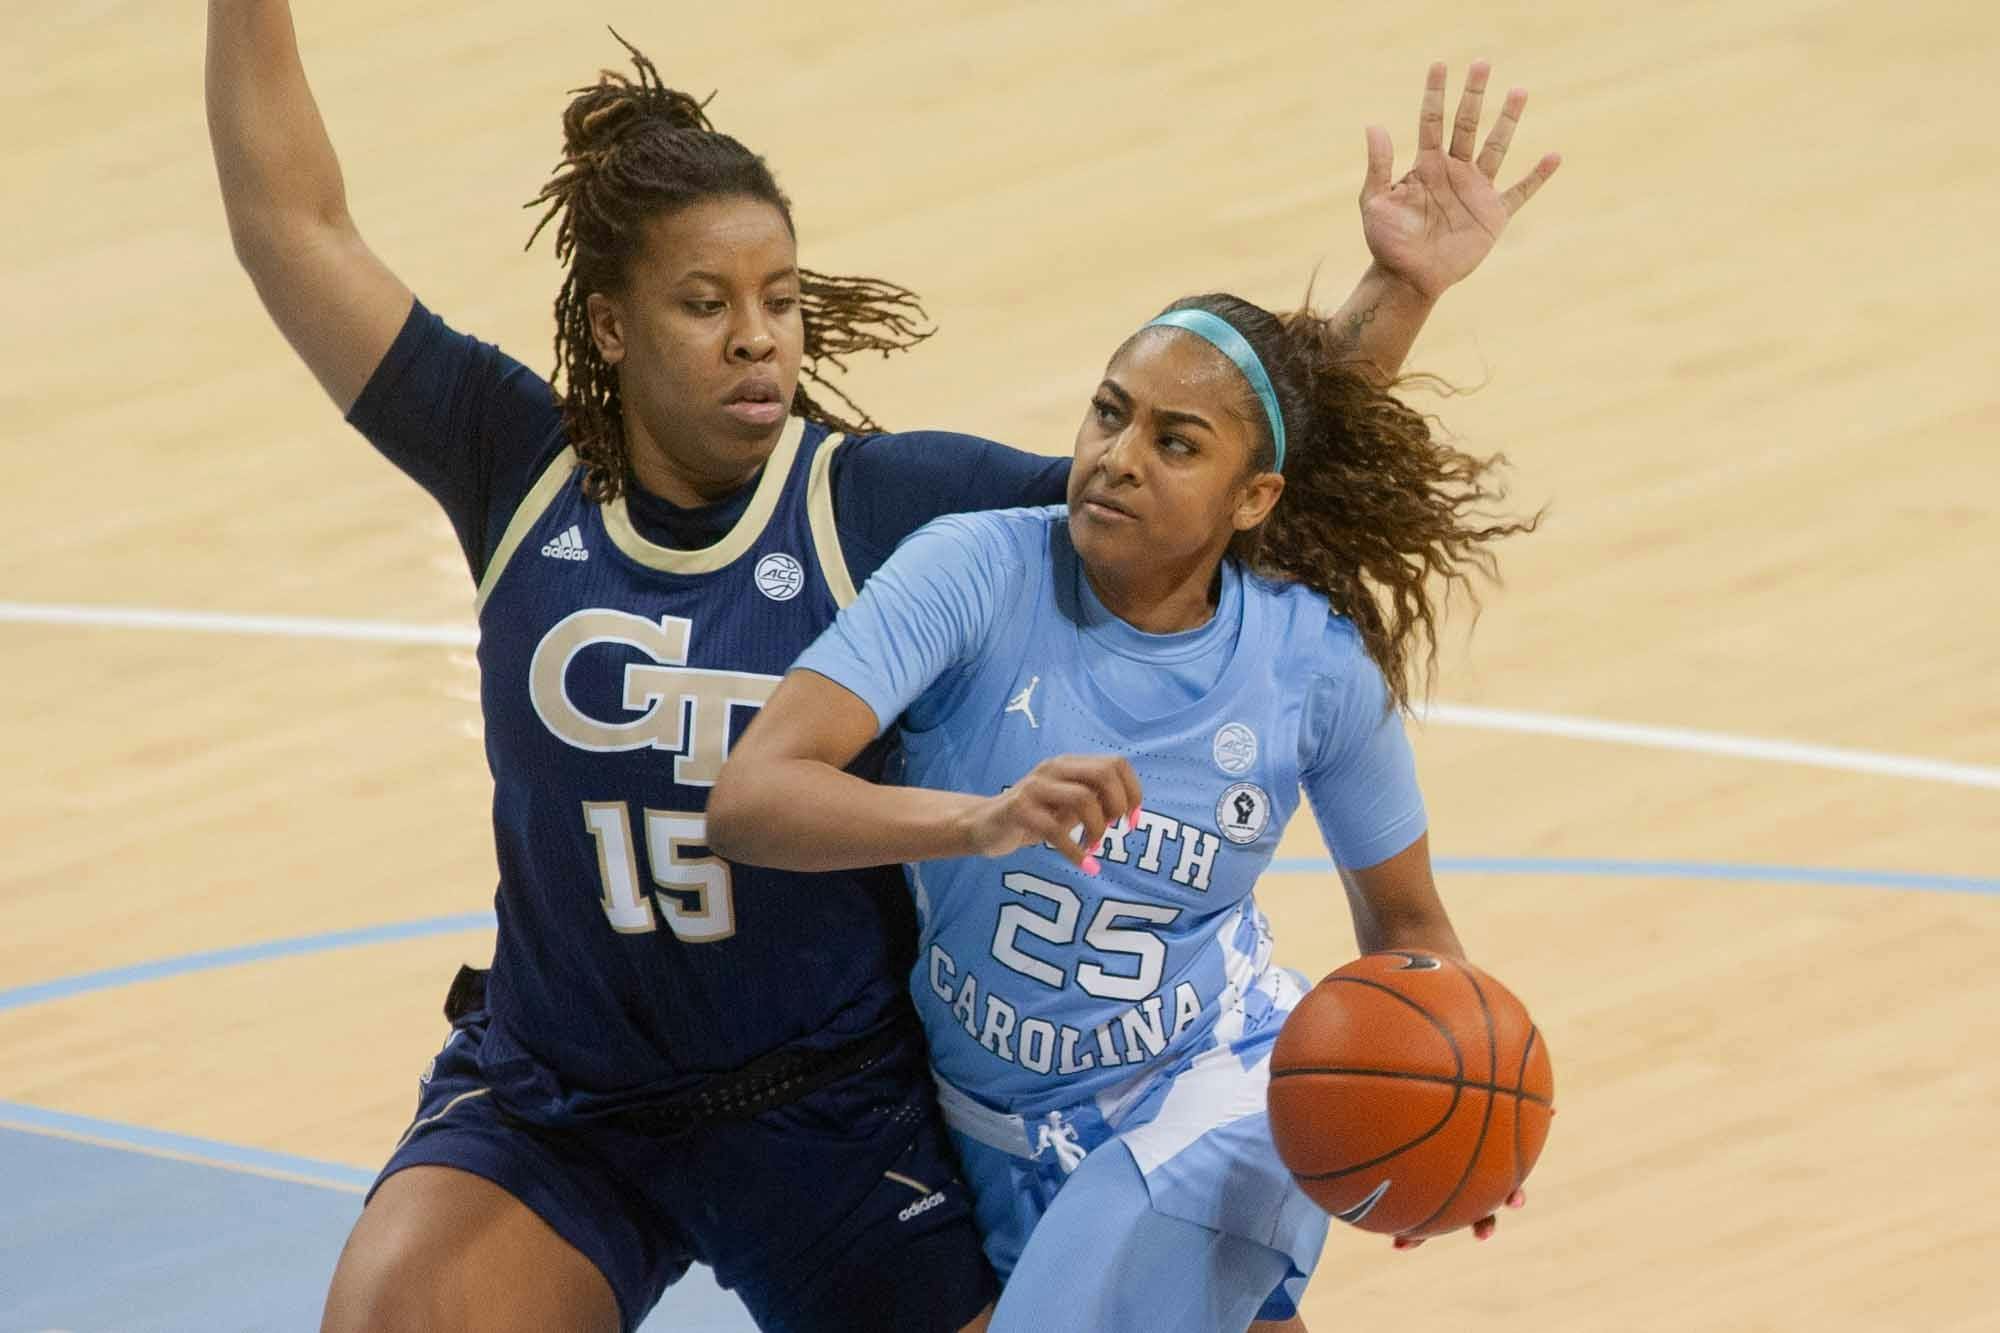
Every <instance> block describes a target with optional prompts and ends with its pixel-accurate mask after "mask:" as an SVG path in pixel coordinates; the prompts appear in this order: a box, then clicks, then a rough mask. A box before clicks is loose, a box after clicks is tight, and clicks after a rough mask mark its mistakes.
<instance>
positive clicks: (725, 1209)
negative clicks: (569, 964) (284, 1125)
mask: <svg viewBox="0 0 2000 1333" xmlns="http://www.w3.org/2000/svg"><path fill="white" fill-rule="evenodd" d="M485 1030H486V1024H485V1015H484V1014H483V1013H475V1014H472V1015H468V1016H467V1017H466V1018H464V1019H461V1020H460V1023H459V1026H458V1027H457V1028H455V1029H454V1030H453V1032H452V1035H451V1038H450V1039H449V1040H448V1041H447V1042H446V1043H445V1046H444V1049H443V1050H442V1051H440V1052H439V1053H438V1056H437V1059H436V1060H435V1061H434V1062H433V1064H432V1067H431V1069H430V1071H429V1073H428V1074H427V1075H426V1077H425V1079H424V1082H423V1084H422V1087H421V1090H420V1092H419V1095H418V1099H417V1114H416V1117H415V1119H414V1120H413V1121H412V1122H411V1125H410V1129H409V1131H408V1133H406V1134H405V1135H404V1137H403V1139H402V1141H401V1142H400V1143H398V1144H397V1145H396V1150H395V1152H394V1153H393V1154H391V1156H390V1158H389V1161H388V1164H387V1165H386V1166H384V1167H383V1168H382V1174H381V1175H380V1176H378V1177H376V1181H375V1183H376V1185H377V1186H379V1185H380V1184H381V1183H382V1181H383V1180H386V1179H387V1178H388V1177H389V1176H391V1175H392V1174H394V1173H395V1172H397V1171H400V1170H402V1169H403V1168H404V1167H408V1166H449V1167H456V1168H458V1169H459V1170H461V1171H469V1172H471V1173H472V1174H474V1175H477V1176H482V1177H484V1178H485V1179H487V1180H490V1181H492V1182H493V1183H494V1184H496V1185H498V1186H500V1188H502V1189H504V1190H506V1191H507V1192H508V1193H509V1194H511V1195H513V1196H514V1197H515V1198H517V1199H519V1200H520V1201H521V1202H522V1203H524V1204H526V1205H527V1206H528V1207H529V1208H531V1209H533V1210H534V1211H535V1213H536V1214H538V1215H539V1216H540V1217H541V1218H542V1220H543V1221H545V1222H547V1223H548V1224H549V1225H550V1226H551V1227H553V1228H554V1229H555V1231H556V1234H558V1235H560V1236H561V1237H562V1238H563V1239H564V1240H566V1241H568V1242H569V1243H570V1244H571V1245H573V1246H575V1247H576V1249H578V1250H579V1251H581V1252H582V1253H583V1255H584V1256H585V1257H586V1258H588V1259H589V1260H590V1261H591V1262H592V1263H593V1264H595V1265H596V1266H597V1269H598V1271H599V1272H601V1273H603V1274H604V1277H605V1279H606V1280H607V1281H608V1282H609V1283H610V1284H611V1290H612V1293H613V1294H614V1295H615V1296H616V1297H617V1299H618V1310H619V1315H620V1318H621V1319H622V1321H623V1323H624V1326H625V1328H626V1329H627V1330H631V1329H633V1328H636V1327H637V1326H638V1324H639V1322H640V1321H641V1320H643V1319H644V1318H645V1317H646V1315H647V1313H648V1312H649V1311H650V1310H651V1309H652V1308H653V1306H654V1305H655V1304H657V1303H658V1301H659V1299H660V1297H661V1295H662V1294H663V1293H664V1292H665V1291H666V1289H667V1288H668V1287H670V1286H672V1285H673V1284H674V1283H675V1282H676V1281H678V1280H679V1279H680V1277H681V1275H682V1274H683V1273H685V1272H687V1270H688V1266H689V1264H691V1263H703V1264H707V1265H708V1266H709V1267H710V1268H712V1269H713V1270H714V1271H715V1277H716V1281H717V1282H718V1283H720V1285H722V1286H723V1287H725V1288H728V1289H729V1290H731V1291H732V1292H734V1294H735V1295H736V1297H737V1298H738V1299H739V1300H741V1301H742V1302H743V1304H744V1305H745V1307H747V1308H748V1309H749V1311H750V1314H751V1317H752V1318H754V1319H755V1320H756V1321H757V1326H758V1327H759V1328H761V1329H765V1330H771V1331H772V1333H849V1331H850V1330H855V1331H858V1330H863V1329H866V1330H871V1333H872V1331H873V1330H880V1329H897V1330H909V1333H931V1330H938V1331H939V1333H946V1331H950V1330H956V1329H959V1328H961V1327H963V1326H964V1325H965V1324H966V1323H967V1322H968V1321H969V1320H970V1319H971V1318H972V1317H973V1316H974V1315H975V1314H977V1313H978V1312H979V1311H980V1310H982V1309H984V1308H985V1306H986V1305H987V1304H988V1303H989V1302H990V1301H992V1300H993V1299H994V1297H995V1296H997V1295H998V1293H999V1290H1000V1286H999V1281H998V1279H997V1278H995V1277H994V1276H993V1270H992V1268H991V1267H990V1266H989V1265H988V1264H987V1262H986V1257H985V1254H984V1252H983V1251H982V1249H981V1247H980V1241H979V1233H978V1231H977V1229H976V1228H975V1226H974V1223H973V1220H972V1206H971V1197H970V1195H969V1193H968V1192H967V1190H966V1187H965V1184H964V1182H963V1181H962V1180H961V1179H960V1178H959V1172H958V1162H957V1159H956V1157H955V1156H954V1154H953V1150H952V1148H951V1146H950V1141H949V1139H948V1138H947V1136H946V1133H945V1129H944V1125H943V1122H942V1121H941V1119H940V1118H939V1115H938V1111H937V1106H936V1101H935V1097H934V1094H933V1091H932V1084H931V1081H930V1076H929V1072H928V1068H927V1066H926V1064H925V1060H924V1055H923V1051H922V1047H921V1044H920V1042H919V1041H918V1040H916V1039H914V1038H913V1039H912V1041H911V1042H910V1044H909V1049H908V1050H907V1051H904V1052H900V1053H898V1054H896V1055H893V1056H891V1057H889V1058H887V1059H884V1060H881V1061H878V1062H877V1063H875V1064H874V1065H871V1066H870V1067H868V1068H866V1069H864V1070H862V1071H861V1072H860V1073H858V1074H855V1075H852V1076H850V1077H848V1078H846V1079H842V1080H840V1081H837V1082H835V1083H832V1084H829V1085H828V1086H826V1087H824V1088H821V1089H819V1090H817V1091H815V1092H813V1093H810V1094H809V1095H807V1096H806V1097H804V1098H802V1099H800V1100H799V1101H796V1102H793V1103H790V1104H788V1105H785V1106H780V1107H776V1108H773V1109H772V1110H769V1111H766V1112H764V1113H763V1114H761V1115H758V1116H756V1117H754V1118H751V1119H747V1120H735V1121H722V1122H714V1123H710V1124H708V1125H704V1126H703V1127H701V1128H700V1129H698V1130H696V1131H695V1132H693V1133H690V1134H687V1135H685V1136H682V1137H679V1138H659V1137H654V1136H650V1135H645V1134H639V1133H634V1132H632V1131H630V1130H624V1129H619V1128H615V1127H611V1126H599V1125H592V1126H587V1127H583V1128H561V1129H554V1128H545V1127H541V1126H536V1125H531V1124H528V1123H526V1122H524V1121H521V1120H518V1119H515V1118H514V1117H511V1116H509V1115H507V1114H505V1113H504V1112H502V1111H501V1110H500V1108H498V1107H497V1106H496V1105H495V1104H494V1102H493V1098H492V1096H491V1094H490V1093H489V1092H488V1091H487V1089H486V1085H485V1083H484V1081H483V1080H482V1078H481V1076H480V1072H479V1043H480V1040H481V1038H482V1037H483V1035H484V1033H485ZM371 1192H372V1191H371Z"/></svg>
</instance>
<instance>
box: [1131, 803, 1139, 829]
mask: <svg viewBox="0 0 2000 1333" xmlns="http://www.w3.org/2000/svg"><path fill="white" fill-rule="evenodd" d="M1130 822H1131V825H1132V827H1133V828H1138V827H1139V807H1138V806H1136V805H1135V806H1133V807H1132V819H1131V821H1130Z"/></svg>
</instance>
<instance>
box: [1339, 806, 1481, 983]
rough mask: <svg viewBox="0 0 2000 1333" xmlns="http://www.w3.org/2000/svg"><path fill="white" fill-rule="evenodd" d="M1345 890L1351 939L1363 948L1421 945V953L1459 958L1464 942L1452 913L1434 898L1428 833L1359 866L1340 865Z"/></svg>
mask: <svg viewBox="0 0 2000 1333" xmlns="http://www.w3.org/2000/svg"><path fill="white" fill-rule="evenodd" d="M1340 882H1341V884H1342V885H1343V886H1344V887H1345V888H1346V889H1347V906H1348V910H1349V911H1351V912H1352V913H1353V915H1354V942H1355V944H1357V945H1359V946H1360V948H1361V952H1363V953H1387V952H1389V951H1391V950H1394V949H1421V950H1423V951H1424V952H1425V953H1437V954H1444V955H1446V956H1447V957H1450V958H1464V957H1465V946H1464V945H1462V944H1460V943H1459V942H1458V932H1457V931H1455V930H1453V929H1452V927H1451V917H1450V916H1449V915H1448V914H1447V913H1446V912H1445V910H1444V900H1443V899H1442V898H1440V897H1438V890H1437V880H1436V879H1435V878H1434V877H1433V876H1432V874H1431V839H1430V834H1429V833H1428V832H1426V833H1424V834H1422V835H1420V836H1419V837H1418V838H1417V840H1416V841H1415V842H1413V843H1411V844H1410V845H1409V846H1408V847H1405V848H1404V849H1403V850H1402V851H1400V852H1397V853H1396V854H1395V855H1394V856H1392V857H1390V858H1389V859H1388V860H1386V861H1381V862H1378V863H1376V864H1375V865H1372V866H1369V867H1367V868H1366V869H1363V870H1352V869H1349V868H1348V867H1346V866H1342V867H1340Z"/></svg>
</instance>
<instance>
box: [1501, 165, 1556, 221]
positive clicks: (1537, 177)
mask: <svg viewBox="0 0 2000 1333" xmlns="http://www.w3.org/2000/svg"><path fill="white" fill-rule="evenodd" d="M1561 165H1562V154H1561V153H1544V154H1543V155H1542V160H1541V161H1539V162H1537V163H1535V169H1534V170H1533V171H1531V172H1529V173H1528V174H1527V175H1525V176H1523V177H1522V178H1521V179H1520V180H1518V181H1515V182H1514V184H1513V186H1512V188H1510V189H1509V190H1508V191H1507V193H1505V194H1503V195H1501V196H1500V201H1501V202H1502V203H1504V204H1505V205H1506V206H1507V216H1508V217H1513V216H1514V215H1515V214H1516V213H1518V212H1520V211H1521V208H1522V206H1523V205H1525V204H1526V203H1527V202H1528V201H1529V200H1530V199H1533V198H1534V197H1535V191H1537V190H1539V189H1541V188H1542V187H1543V186H1544V185H1546V184H1548V182H1549V177H1551V176H1553V175H1555V174H1556V168H1557V167H1559V166H1561Z"/></svg>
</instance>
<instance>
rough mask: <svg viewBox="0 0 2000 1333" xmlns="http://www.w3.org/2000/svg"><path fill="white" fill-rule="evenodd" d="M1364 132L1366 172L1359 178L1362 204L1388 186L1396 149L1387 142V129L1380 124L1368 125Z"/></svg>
mask: <svg viewBox="0 0 2000 1333" xmlns="http://www.w3.org/2000/svg"><path fill="white" fill-rule="evenodd" d="M1366 133H1367V137H1368V174H1367V175H1365V176H1363V177H1362V178H1361V202H1362V203H1364V204H1365V203H1367V202H1368V201H1369V200H1370V199H1373V198H1374V197H1375V196H1376V195H1378V194H1380V193H1382V191H1384V190H1386V189H1388V188H1389V173H1390V172H1391V171H1393V170H1395V167H1396V150H1395V149H1394V148H1393V147H1392V146H1391V145H1390V143H1389V131H1387V130H1385V129H1383V128H1382V127H1381V126H1380V125H1370V126H1369V127H1368V129H1367V131H1366Z"/></svg>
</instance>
